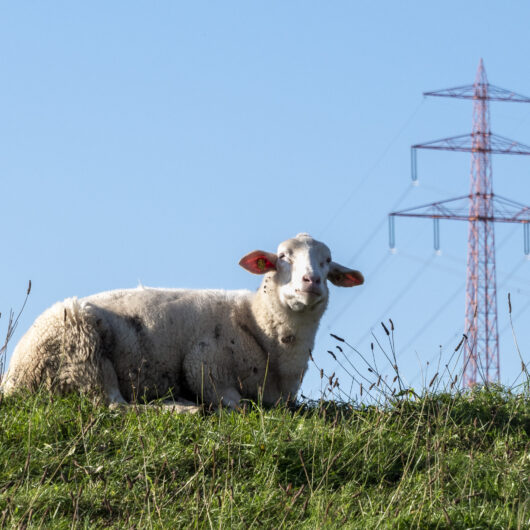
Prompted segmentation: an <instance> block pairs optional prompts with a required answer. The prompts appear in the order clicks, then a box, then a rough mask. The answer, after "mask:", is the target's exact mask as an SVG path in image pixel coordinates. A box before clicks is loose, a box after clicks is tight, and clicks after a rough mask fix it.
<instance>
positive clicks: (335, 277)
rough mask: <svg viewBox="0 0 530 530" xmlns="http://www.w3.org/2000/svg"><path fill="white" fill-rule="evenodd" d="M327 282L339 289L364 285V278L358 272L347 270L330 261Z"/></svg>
mask: <svg viewBox="0 0 530 530" xmlns="http://www.w3.org/2000/svg"><path fill="white" fill-rule="evenodd" d="M328 280H329V281H330V282H331V283H332V284H333V285H338V286H339V287H355V286H356V285H362V284H363V283H364V276H363V275H362V274H361V273H360V272H359V271H356V270H353V269H348V268H347V267H343V266H342V265H339V264H338V263H335V262H334V261H332V262H331V264H330V269H329V272H328Z"/></svg>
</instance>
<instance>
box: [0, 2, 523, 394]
mask: <svg viewBox="0 0 530 530" xmlns="http://www.w3.org/2000/svg"><path fill="white" fill-rule="evenodd" d="M529 20H530V4H529V3H528V2H524V1H518V0H514V1H511V2H509V3H500V2H496V1H490V0H481V1H477V0H470V1H467V2H461V1H454V0H448V1H446V2H443V3H434V2H420V1H407V0H405V1H402V2H393V1H374V2H359V1H353V0H350V1H339V0H337V1H333V2H315V1H310V0H304V1H301V0H299V1H294V0H293V1H279V0H273V1H268V2H247V1H242V0H240V1H230V2H228V1H225V2H219V1H217V2H213V1H209V2H206V1H197V2H178V1H173V0H171V1H170V0H159V1H157V2H149V3H148V2H139V1H130V0H127V1H120V0H114V1H113V2H107V1H97V0H96V1H93V2H84V3H81V2H66V1H51V2H37V1H21V2H2V3H0V49H1V50H2V52H1V53H0V69H1V72H2V83H0V143H1V146H2V149H1V153H2V154H1V156H0V223H1V225H2V237H1V245H0V253H1V259H0V312H2V318H1V319H0V337H2V339H3V336H4V335H5V332H6V329H7V320H8V318H7V316H8V313H9V311H10V309H13V310H14V311H18V309H19V308H20V306H21V305H22V303H23V301H24V297H25V292H26V288H27V284H28V280H31V281H32V291H31V294H30V297H29V300H28V302H27V305H26V307H25V309H24V312H23V313H22V316H21V317H20V321H19V326H18V328H17V330H16V333H15V335H14V337H13V339H12V341H11V343H10V346H9V352H8V355H10V354H11V353H12V350H13V348H14V346H15V344H16V342H17V341H18V339H19V338H20V337H21V336H22V334H23V333H24V332H25V331H26V330H27V328H28V327H29V326H30V325H31V323H32V322H33V320H34V319H35V318H36V317H37V316H38V315H39V314H40V313H41V312H42V311H44V310H45V309H46V308H47V307H49V306H50V305H52V304H53V303H54V302H56V301H58V300H62V299H64V298H66V297H70V296H78V297H83V296H87V295H90V294H93V293H97V292H101V291H105V290H109V289H117V288H129V287H131V288H133V287H136V286H137V285H138V284H139V283H141V284H143V285H146V286H156V287H189V288H223V289H242V288H245V289H251V290H254V289H257V287H258V285H259V282H260V278H259V277H257V276H253V275H250V274H248V273H247V272H246V271H245V270H243V269H242V268H240V267H238V265H237V263H238V261H239V259H240V258H241V257H242V256H243V255H244V254H246V253H247V252H249V251H251V250H254V249H263V250H268V251H275V249H276V247H277V245H278V244H279V243H280V242H281V241H283V240H285V239H287V238H289V237H292V236H294V235H295V234H297V233H299V232H308V233H310V234H311V235H313V236H314V237H315V238H317V239H319V240H322V241H324V242H325V243H326V244H327V245H328V246H329V247H330V248H331V250H332V254H333V258H334V260H335V261H337V262H339V263H341V264H343V265H346V266H351V267H353V268H356V269H358V270H360V271H362V272H363V274H364V275H365V278H366V283H365V285H363V286H362V287H356V288H354V289H340V288H336V287H334V286H331V288H330V290H331V299H330V304H329V308H328V310H327V312H326V314H325V316H324V318H323V320H322V322H321V326H320V329H319V332H318V335H317V341H316V344H315V349H314V359H315V362H316V364H317V365H318V367H319V368H320V367H322V368H323V369H324V370H325V371H326V373H328V374H330V373H333V372H336V373H337V374H338V375H339V380H340V383H341V388H344V389H345V391H346V392H347V393H349V395H352V396H355V395H358V393H359V388H358V384H357V383H355V384H353V383H352V380H351V377H350V375H349V374H348V371H349V372H350V373H352V372H351V370H352V369H351V368H349V367H348V366H349V365H347V362H346V361H342V364H343V365H344V366H346V367H347V371H346V370H344V369H343V368H341V367H340V366H339V365H337V363H336V362H335V361H334V359H333V358H332V357H331V355H329V354H328V353H327V351H328V350H331V351H334V352H335V353H337V351H338V350H337V349H336V345H337V342H336V341H335V339H333V338H332V337H331V336H330V333H334V334H336V335H338V336H340V337H343V338H345V339H346V340H347V341H348V343H349V344H351V345H352V346H354V347H355V348H356V349H357V350H358V351H359V352H361V353H362V354H363V355H367V354H369V355H370V356H371V353H370V343H371V342H375V339H374V336H375V338H377V340H378V341H380V342H381V345H382V346H383V348H384V349H385V351H386V352H387V353H388V352H389V345H388V341H387V337H386V335H385V333H384V331H383V329H382V327H381V325H380V322H381V321H384V322H388V319H389V318H390V319H392V321H393V323H394V325H395V331H394V341H395V352H396V358H397V362H398V364H399V367H400V372H401V375H402V377H403V379H404V380H405V381H406V383H407V384H408V385H410V386H412V387H414V388H421V386H422V384H425V382H427V383H428V382H429V379H430V378H431V376H432V375H433V374H434V373H435V371H436V370H437V367H438V363H439V362H440V363H441V366H442V367H443V364H444V363H445V362H446V361H447V360H448V359H449V358H450V356H451V354H452V352H453V351H454V348H455V346H456V345H457V344H458V342H459V340H460V337H461V335H462V333H463V331H464V329H463V328H464V307H465V274H466V252H467V225H466V223H465V222H456V221H441V223H440V231H441V253H439V254H436V253H435V252H434V249H433V241H432V239H433V236H432V233H433V227H432V221H430V220H416V219H398V220H397V221H396V250H395V252H393V253H392V252H390V251H389V246H388V225H387V214H388V213H389V212H391V211H395V210H398V209H404V208H408V207H412V206H416V205H421V204H424V203H428V202H432V201H439V200H443V199H448V198H451V197H455V196H460V195H465V194H467V193H468V192H469V176H470V155H469V154H468V153H452V152H437V151H427V150H424V151H420V152H419V153H418V177H419V181H418V182H419V185H417V186H413V185H412V181H411V176H410V165H411V163H410V146H411V145H413V144H417V143H422V142H427V141H430V140H436V139H439V138H444V137H447V136H455V135H459V134H465V133H468V132H470V131H471V125H472V104H471V102H469V101H466V100H457V99H442V98H425V97H424V96H423V95H422V94H423V92H425V91H429V90H437V89H443V88H449V87H453V86H458V85H466V84H472V83H473V81H474V79H475V73H476V70H477V67H478V64H479V60H480V59H481V58H482V59H483V61H484V65H485V68H486V72H487V75H488V79H489V82H490V83H492V84H494V85H497V86H500V87H503V88H508V89H511V90H514V91H516V92H519V93H521V94H524V95H527V96H530V69H529V67H528V57H530V39H529V38H528V21H529ZM491 122H492V132H494V133H496V134H500V135H502V136H505V137H508V138H512V139H515V140H517V141H519V142H521V143H523V144H526V145H529V144H530V104H519V103H492V104H491ZM492 164H493V188H494V191H495V192H496V193H498V194H500V195H502V196H505V197H508V198H511V199H514V200H517V201H519V202H523V203H526V204H530V157H526V156H518V157H516V156H504V157H503V156H501V155H496V156H494V157H493V162H492ZM496 242H497V289H498V291H497V292H498V323H499V332H500V357H501V361H500V370H501V381H502V383H503V384H507V385H513V384H514V381H516V380H517V377H518V375H519V373H520V371H521V369H520V358H519V354H518V352H517V347H516V345H515V342H514V337H513V334H512V329H511V327H510V323H509V313H508V302H507V296H508V293H511V302H512V311H513V312H512V320H513V327H514V331H515V337H516V339H517V342H518V345H519V349H520V352H521V355H522V357H523V358H524V360H525V361H526V362H528V361H530V326H529V325H528V323H529V322H530V261H528V260H527V259H526V257H525V256H524V253H523V230H522V227H521V225H510V224H506V225H497V226H496ZM372 333H373V334H374V335H371V334H372ZM339 344H340V343H339ZM376 344H377V342H376ZM342 346H343V347H344V348H345V349H346V352H347V355H348V359H349V361H350V362H351V363H352V365H353V366H354V367H356V368H358V369H359V370H361V369H362V370H363V371H364V373H366V371H365V370H364V369H365V366H364V364H363V361H362V359H361V358H360V357H359V355H358V354H357V353H355V352H354V351H353V350H349V349H348V348H346V347H345V345H344V344H343V345H342ZM374 356H375V360H376V362H377V364H378V366H379V368H380V370H381V371H382V372H383V373H385V374H389V377H391V373H392V370H391V369H390V367H389V366H388V361H387V360H386V358H385V356H384V354H383V352H382V351H381V350H380V349H378V347H376V348H375V351H374ZM340 359H342V358H341V357H339V360H340ZM439 359H441V361H439ZM519 382H520V379H519ZM321 385H322V382H321V379H320V375H319V371H318V369H317V368H316V367H315V366H314V365H312V364H311V366H310V368H309V371H308V373H307V375H306V377H305V379H304V382H303V384H302V390H301V391H302V393H303V394H304V395H306V396H308V397H313V398H317V397H318V396H319V395H320V389H321Z"/></svg>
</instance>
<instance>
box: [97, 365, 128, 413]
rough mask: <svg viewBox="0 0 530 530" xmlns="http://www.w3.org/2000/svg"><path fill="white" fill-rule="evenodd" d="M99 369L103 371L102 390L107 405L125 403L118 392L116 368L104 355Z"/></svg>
mask: <svg viewBox="0 0 530 530" xmlns="http://www.w3.org/2000/svg"><path fill="white" fill-rule="evenodd" d="M101 371H102V373H103V392H104V393H105V396H106V398H107V401H108V403H109V405H127V401H125V399H124V397H123V396H122V395H121V392H120V387H119V385H118V376H117V375H116V370H114V366H112V363H111V362H110V361H109V359H107V358H106V357H104V358H103V359H102V361H101Z"/></svg>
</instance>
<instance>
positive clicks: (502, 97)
mask: <svg viewBox="0 0 530 530" xmlns="http://www.w3.org/2000/svg"><path fill="white" fill-rule="evenodd" d="M480 85H481V84H480V83H479V87H480ZM485 88H486V89H487V90H486V91H481V92H483V93H486V94H487V95H486V96H485V97H480V96H479V97H477V96H476V92H475V91H476V86H475V85H463V86H456V87H453V88H445V89H443V90H433V91H431V92H424V93H423V95H424V96H435V97H444V98H460V99H485V100H488V101H512V102H514V103H530V98H528V97H526V96H523V95H521V94H517V93H516V92H513V91H512V90H506V89H504V88H500V87H498V86H495V85H491V84H489V83H486V84H485Z"/></svg>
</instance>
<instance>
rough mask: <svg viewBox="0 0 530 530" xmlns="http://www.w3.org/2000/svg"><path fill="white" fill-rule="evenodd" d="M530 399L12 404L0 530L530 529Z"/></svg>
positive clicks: (495, 394) (3, 424)
mask: <svg viewBox="0 0 530 530" xmlns="http://www.w3.org/2000/svg"><path fill="white" fill-rule="evenodd" d="M529 405H530V398H529V397H528V395H527V394H526V395H523V396H521V395H519V396H514V395H510V394H509V393H506V392H503V391H501V390H494V391H485V390H482V391H476V392H474V393H471V394H467V395H463V396H457V397H449V396H448V395H444V394H439V395H434V396H432V395H431V396H427V397H424V398H422V399H418V400H413V401H401V402H396V403H395V404H394V405H392V406H389V407H386V408H385V409H384V410H382V409H376V408H367V409H365V410H352V409H351V408H350V407H347V406H342V407H340V408H335V407H334V406H332V405H328V407H327V410H326V411H325V412H324V411H323V410H322V409H320V410H316V411H315V410H313V411H310V410H307V409H306V410H304V411H302V410H300V411H298V412H294V413H293V412H289V411H287V410H285V409H281V408H279V409H274V410H262V409H260V408H258V407H255V408H253V409H252V410H248V411H246V412H243V413H226V412H221V413H219V414H214V415H207V416H201V415H195V416H193V415H175V414H172V413H171V412H168V411H163V410H161V409H159V408H149V409H147V410H135V409H134V408H131V409H129V410H128V411H125V412H124V411H121V410H109V409H107V408H104V407H97V406H95V405H93V404H92V403H91V402H90V401H89V400H87V399H83V398H76V397H70V398H64V399H54V400H53V401H50V399H49V398H46V397H43V396H36V397H35V396H29V397H28V396H26V397H17V398H6V399H4V400H3V401H2V402H1V403H0V450H1V454H0V527H1V526H4V525H5V526H9V527H11V526H16V525H21V526H26V525H27V526H28V527H39V525H41V524H42V525H43V526H44V527H58V528H63V527H64V528H67V527H71V526H72V525H73V526H79V527H84V526H87V527H104V526H117V527H132V526H136V527H141V528H144V527H156V528H159V527H166V528H180V527H182V528H187V527H194V526H196V527H199V528H204V527H206V528H208V527H215V528H219V527H225V528H252V527H266V528H281V527H295V528H320V527H324V528H335V527H337V528H339V527H341V528H342V527H347V528H375V527H382V528H411V527H413V528H414V527H419V528H450V527H456V528H503V529H504V528H524V527H527V528H528V527H530V500H529V499H530V482H529V480H530V451H529V449H530V446H529V434H530V407H529Z"/></svg>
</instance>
